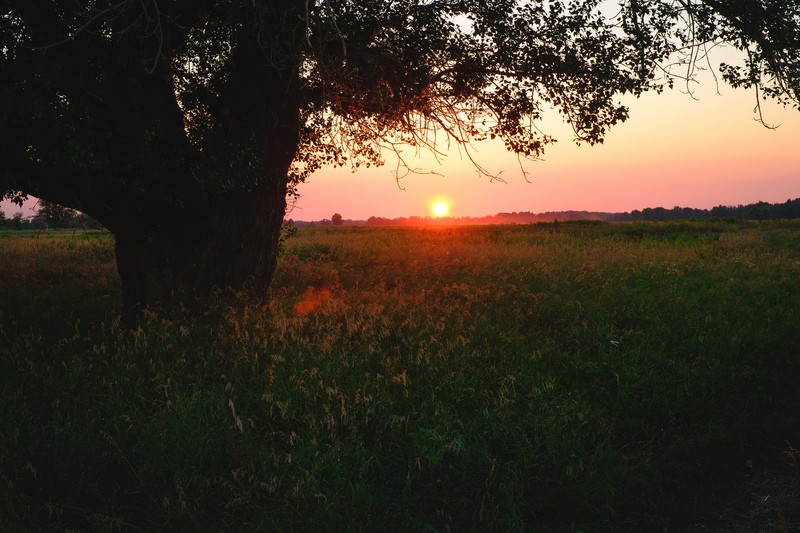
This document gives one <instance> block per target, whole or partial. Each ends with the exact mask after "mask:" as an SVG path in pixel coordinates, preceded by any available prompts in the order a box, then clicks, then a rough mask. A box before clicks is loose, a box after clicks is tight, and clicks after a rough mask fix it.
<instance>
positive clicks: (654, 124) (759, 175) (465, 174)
mask: <svg viewBox="0 0 800 533" xmlns="http://www.w3.org/2000/svg"><path fill="white" fill-rule="evenodd" d="M720 92H721V93H722V94H721V95H718V94H716V87H715V86H714V84H713V83H706V84H705V85H702V86H700V87H699V88H698V89H697V91H696V93H695V97H696V98H698V99H699V100H695V99H693V98H692V97H690V96H689V95H687V94H685V92H682V91H681V90H680V89H677V88H676V89H675V90H673V91H670V92H666V93H664V94H661V95H656V94H648V95H645V96H644V97H642V98H641V99H638V100H636V99H630V100H627V101H626V103H627V104H628V105H629V106H630V109H631V117H630V119H629V120H628V121H627V122H625V123H624V124H621V125H618V126H617V127H615V128H614V129H612V130H611V132H610V133H609V134H608V136H607V138H606V142H605V144H603V145H598V146H588V145H582V146H579V147H578V146H575V144H574V143H573V142H572V139H573V136H572V133H571V130H570V129H569V128H568V127H566V126H564V125H563V124H561V122H560V119H559V118H558V117H557V116H555V113H554V117H553V118H552V119H550V121H549V122H548V123H546V124H544V129H545V131H546V132H547V133H551V134H554V135H555V136H556V137H557V138H558V139H559V142H558V143H557V144H556V145H555V146H552V147H550V148H549V149H548V150H547V151H546V154H545V157H544V158H543V160H540V161H536V162H529V163H526V165H525V168H526V170H527V171H528V172H529V176H528V179H529V181H528V182H526V181H525V179H524V177H523V175H522V172H521V171H520V169H519V164H518V162H517V159H516V157H515V156H513V155H512V154H507V153H505V151H504V150H503V147H502V146H497V145H488V144H487V145H486V146H479V149H480V151H479V153H477V154H476V155H477V159H478V161H479V162H480V163H481V164H482V165H484V166H485V167H487V168H488V169H489V170H490V171H492V172H501V173H502V174H501V176H502V178H503V179H504V180H505V183H500V182H492V183H490V181H489V179H488V178H485V177H480V176H477V175H476V172H475V170H474V168H473V167H472V165H471V163H469V162H468V161H465V160H464V159H463V158H460V157H459V154H458V152H457V151H456V150H453V153H451V154H450V156H449V157H448V159H447V160H446V161H445V162H444V164H443V165H441V166H439V165H438V164H437V163H436V162H435V161H432V160H431V158H423V159H417V164H418V166H419V167H420V168H421V169H422V170H426V171H431V170H432V171H435V172H437V173H439V174H442V175H443V176H436V175H411V176H408V177H406V178H405V179H404V180H402V182H401V185H402V187H403V188H404V190H401V189H400V188H399V187H398V185H397V183H396V181H395V179H394V175H393V169H394V164H393V163H392V161H391V159H388V160H387V164H386V165H385V166H384V167H380V168H377V169H376V168H372V169H366V170H364V169H359V170H358V171H357V172H355V173H353V172H351V171H350V169H347V168H345V169H341V168H338V169H337V168H330V169H323V170H321V171H319V172H318V173H317V174H315V175H314V176H312V177H311V178H310V179H309V181H308V183H305V184H303V185H301V187H300V194H301V197H300V199H299V201H298V202H297V205H296V208H295V209H294V211H292V212H291V213H290V214H289V217H290V218H293V219H296V220H319V219H323V218H330V217H331V215H332V214H333V213H336V212H338V213H340V214H341V215H342V216H343V217H344V218H346V219H347V218H349V219H366V218H368V217H370V216H373V215H374V216H383V217H389V218H394V217H400V216H413V215H417V216H428V215H430V214H431V204H432V199H434V198H442V199H446V200H447V201H448V202H449V204H450V207H451V210H450V215H451V216H482V215H491V214H495V213H498V212H511V211H531V212H544V211H560V210H570V209H574V210H588V211H630V210H633V209H642V208H645V207H658V206H661V207H666V208H671V207H674V206H682V207H695V208H710V207H713V206H716V205H720V204H723V205H738V204H747V203H752V202H757V201H766V202H771V203H776V202H784V201H786V200H788V199H793V198H798V197H800V112H798V111H797V110H796V109H784V108H782V107H780V106H777V105H775V104H774V103H772V102H766V103H765V104H764V114H765V118H766V120H767V121H768V122H769V123H772V124H780V127H779V128H778V129H777V130H769V129H767V128H765V127H763V126H762V125H761V124H759V123H758V122H756V121H755V120H754V117H755V116H756V115H754V114H753V108H754V105H755V96H754V94H753V93H752V92H751V91H735V90H733V89H731V88H729V87H727V86H721V87H720Z"/></svg>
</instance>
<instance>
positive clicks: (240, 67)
mask: <svg viewBox="0 0 800 533" xmlns="http://www.w3.org/2000/svg"><path fill="white" fill-rule="evenodd" d="M601 4H602V3H601V2H599V1H598V0H586V1H582V2H569V3H567V2H565V1H558V0H556V1H552V2H540V1H526V0H480V1H479V0H447V1H441V0H436V1H431V0H405V1H402V2H396V1H392V2H390V1H388V0H339V1H337V2H328V1H324V2H323V1H321V0H270V1H264V0H259V1H251V0H192V1H189V0H172V1H168V2H156V1H155V0H137V1H133V0H121V1H120V0H114V1H111V0H93V1H91V2H75V1H74V0H2V1H0V80H2V83H0V146H2V150H1V151H0V192H1V193H2V194H4V196H5V197H10V198H14V199H15V200H18V201H21V200H22V199H23V198H24V196H25V194H26V193H29V194H32V195H34V196H37V197H39V198H43V199H46V200H48V201H51V202H56V203H58V204H61V205H64V206H68V207H70V208H75V209H78V210H79V211H81V212H84V213H87V214H89V215H90V216H92V217H94V218H96V219H97V220H99V221H100V222H101V223H102V224H103V225H105V226H106V227H107V228H108V229H109V230H111V231H112V232H113V233H114V235H115V238H116V251H117V265H118V268H119V274H120V279H121V281H122V291H123V300H124V304H125V306H126V308H127V309H128V310H129V311H131V310H133V309H134V308H135V307H137V306H139V305H144V304H148V303H154V302H162V303H170V302H177V301H186V300H189V299H192V298H193V297H194V296H195V295H198V294H205V293H208V292H209V291H211V289H212V288H213V287H223V286H233V287H242V286H243V285H248V286H250V287H252V288H254V289H258V290H263V289H265V288H266V287H267V286H268V284H269V282H270V279H271V277H272V274H273V271H274V267H275V260H276V254H277V250H278V239H279V234H280V227H281V221H282V219H283V217H284V212H285V206H286V194H287V192H288V193H292V192H293V190H294V186H295V185H296V184H297V183H298V182H299V181H301V180H302V179H303V178H304V177H305V176H307V175H308V174H309V173H310V172H313V171H314V170H315V169H318V168H319V167H320V166H321V165H324V164H329V163H336V164H352V165H353V166H356V167H357V166H359V165H361V164H380V163H382V155H381V152H380V148H381V147H382V146H398V143H400V142H403V143H409V144H411V145H415V146H432V145H434V144H435V143H436V139H437V136H439V135H442V134H445V135H448V136H449V137H450V140H451V141H454V142H456V143H459V144H461V145H462V146H463V147H464V149H466V150H468V151H469V150H470V145H469V142H470V141H472V140H480V139H484V138H496V137H499V138H500V139H502V140H503V142H504V143H505V145H506V147H507V148H508V149H509V150H512V151H514V152H517V153H518V154H521V155H522V156H524V157H530V158H535V157H537V156H538V155H540V154H541V153H542V151H543V149H544V147H545V146H546V145H547V144H548V143H550V142H551V141H552V140H553V139H552V138H551V137H549V136H548V135H546V134H543V133H541V132H540V129H539V119H540V118H541V115H542V113H543V110H545V109H548V108H555V109H558V110H559V111H560V112H561V113H562V114H563V116H564V118H565V119H566V120H567V121H568V122H569V123H570V124H571V125H572V127H573V129H574V131H575V137H576V139H577V140H578V141H581V142H588V143H597V142H601V141H602V140H603V137H604V135H605V133H606V131H607V130H608V128H609V127H611V126H613V125H615V124H617V123H619V122H621V121H623V120H625V119H626V118H627V116H628V110H627V109H626V108H625V107H624V106H623V105H621V104H620V103H619V99H618V97H619V95H621V94H625V93H630V94H634V95H638V94H640V93H642V92H643V91H647V90H661V89H662V88H663V87H665V86H668V85H671V84H672V83H673V82H674V80H676V79H678V80H681V81H683V78H684V77H686V76H687V75H688V76H689V77H690V78H691V77H692V75H693V69H694V67H695V64H700V63H702V61H703V60H704V57H703V52H704V51H705V50H706V49H707V48H709V47H711V46H713V45H714V44H716V43H720V42H726V43H729V44H730V45H732V46H733V47H735V48H737V49H739V50H743V51H745V52H746V54H747V59H746V61H745V62H743V63H742V64H741V65H739V66H728V65H725V66H724V67H723V72H722V75H723V78H724V79H725V80H727V81H728V82H729V83H730V84H732V85H734V86H754V87H755V86H757V87H758V88H759V91H760V94H762V95H766V96H770V97H774V98H777V99H778V100H779V101H783V102H796V101H797V100H798V93H799V92H800V91H798V87H799V86H800V76H798V72H800V54H798V53H797V48H798V41H797V32H798V20H800V0H784V1H781V2H777V1H774V0H737V1H724V2H723V1H716V0H713V1H712V0H705V1H702V2H684V1H675V0H652V1H648V2H641V1H639V0H629V1H628V0H621V1H620V5H619V8H618V9H614V10H612V11H608V10H606V9H604V8H603V7H602V5H601ZM686 21H690V22H691V23H690V24H688V23H687V22H686ZM676 54H677V55H676ZM673 68H674V69H679V71H678V70H675V71H673ZM398 157H399V163H400V167H401V170H402V166H403V164H404V163H405V160H404V159H403V154H402V153H401V152H399V151H398Z"/></svg>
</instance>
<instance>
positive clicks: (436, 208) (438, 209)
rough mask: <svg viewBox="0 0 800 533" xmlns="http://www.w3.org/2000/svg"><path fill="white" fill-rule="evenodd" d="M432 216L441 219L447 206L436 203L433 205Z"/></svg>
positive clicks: (445, 212)
mask: <svg viewBox="0 0 800 533" xmlns="http://www.w3.org/2000/svg"><path fill="white" fill-rule="evenodd" d="M433 214H434V215H436V216H437V217H443V216H445V215H446V214H447V204H445V203H443V202H438V203H436V204H433Z"/></svg>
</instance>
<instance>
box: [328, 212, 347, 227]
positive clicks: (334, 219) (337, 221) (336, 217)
mask: <svg viewBox="0 0 800 533" xmlns="http://www.w3.org/2000/svg"><path fill="white" fill-rule="evenodd" d="M331 223H333V225H334V226H341V225H342V224H344V219H343V218H342V215H340V214H339V213H334V214H333V216H331Z"/></svg>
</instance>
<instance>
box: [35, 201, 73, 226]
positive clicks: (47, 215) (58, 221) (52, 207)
mask: <svg viewBox="0 0 800 533" xmlns="http://www.w3.org/2000/svg"><path fill="white" fill-rule="evenodd" d="M76 217H77V214H76V213H75V210H73V209H69V208H66V207H64V206H61V205H58V204H54V203H52V202H48V201H47V200H39V209H38V211H37V212H36V217H35V218H36V219H38V220H39V221H41V222H42V223H43V225H44V227H47V228H69V227H71V226H73V225H74V223H75V222H76Z"/></svg>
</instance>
